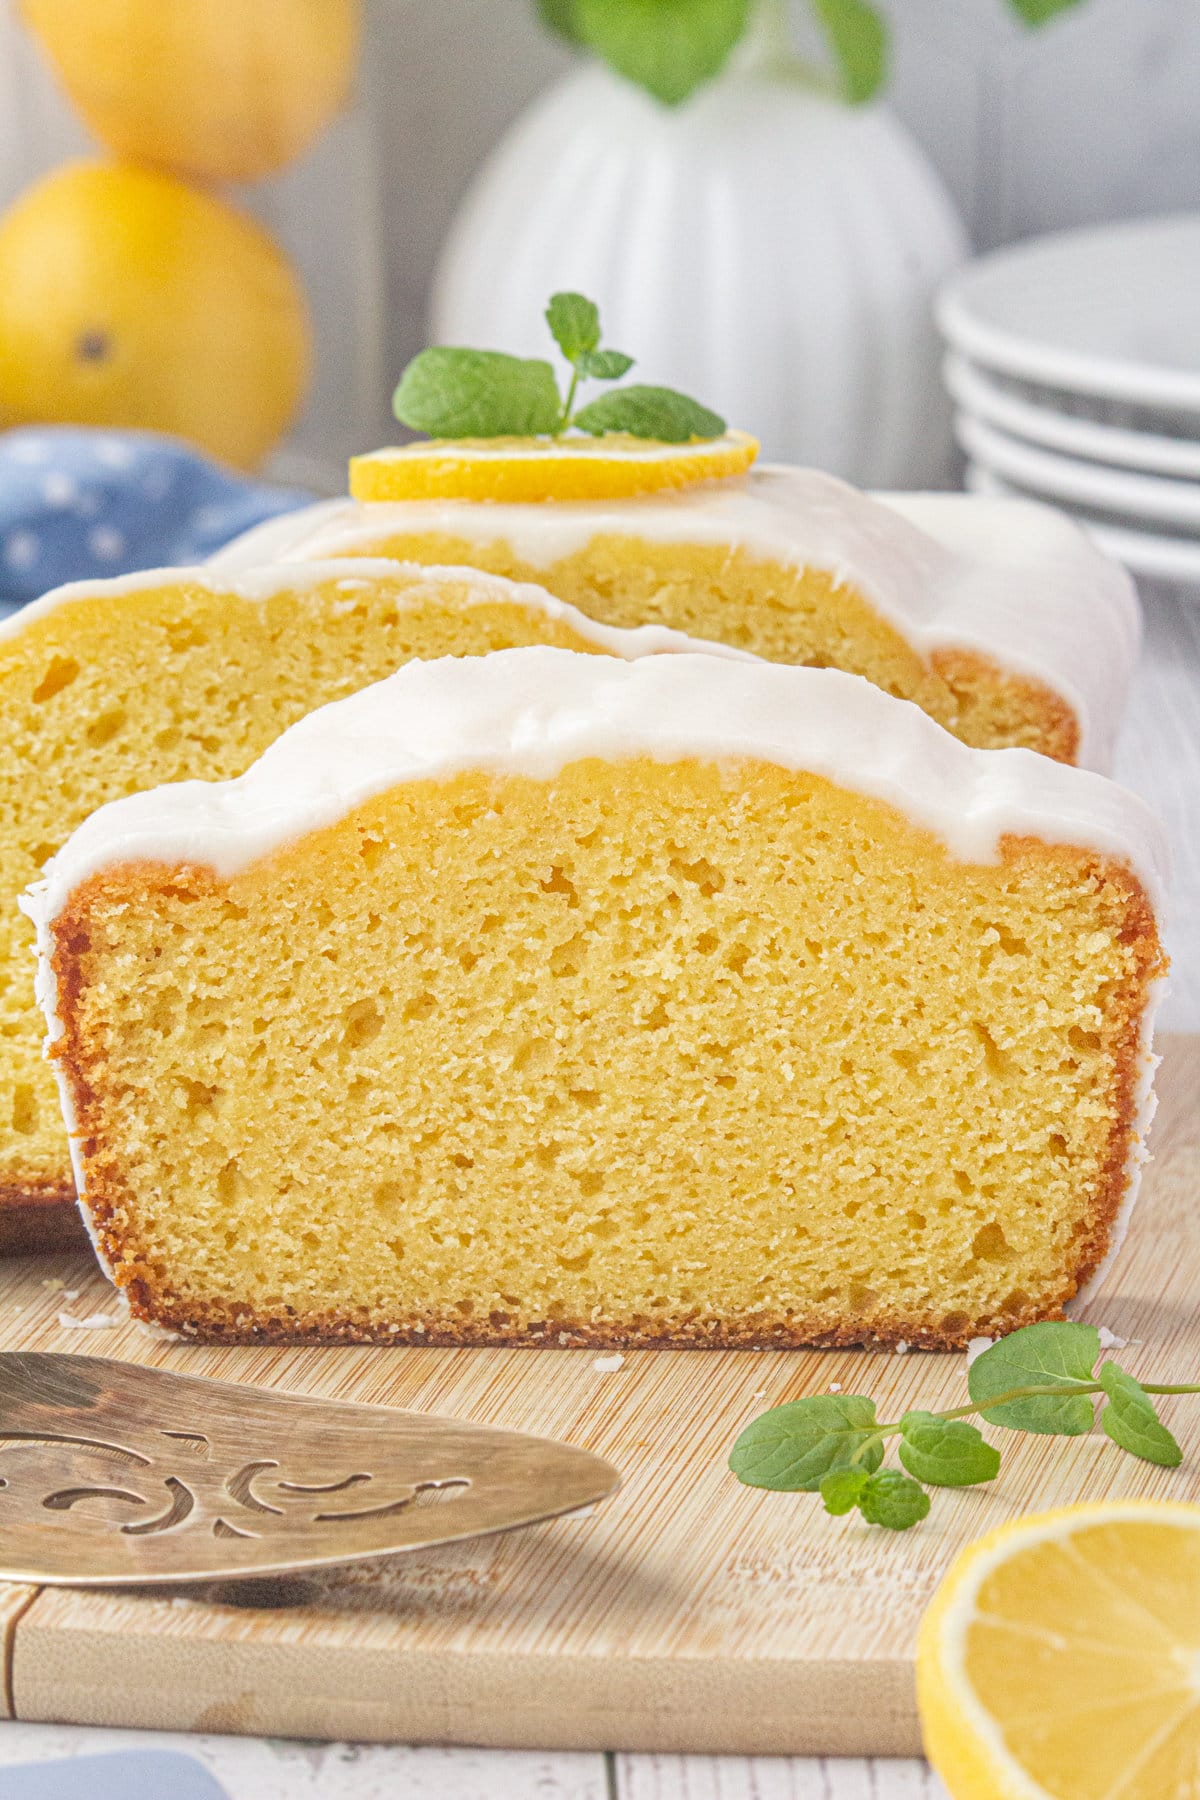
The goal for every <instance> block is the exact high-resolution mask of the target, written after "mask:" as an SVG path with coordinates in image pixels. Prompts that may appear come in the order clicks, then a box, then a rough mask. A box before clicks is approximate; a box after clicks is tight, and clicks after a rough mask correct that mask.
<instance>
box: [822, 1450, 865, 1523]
mask: <svg viewBox="0 0 1200 1800" xmlns="http://www.w3.org/2000/svg"><path fill="white" fill-rule="evenodd" d="M870 1479H871V1477H870V1476H869V1475H868V1474H867V1471H866V1470H865V1469H864V1468H863V1466H862V1464H861V1463H856V1464H855V1466H854V1467H853V1468H852V1469H830V1471H829V1473H828V1475H822V1477H821V1498H822V1500H823V1501H824V1502H825V1511H826V1512H827V1513H832V1514H833V1515H834V1517H835V1518H838V1517H840V1515H841V1514H842V1513H848V1512H853V1511H854V1509H855V1507H856V1506H857V1505H858V1497H859V1495H860V1494H861V1493H862V1491H863V1489H864V1488H865V1487H866V1485H867V1483H868V1481H870Z"/></svg>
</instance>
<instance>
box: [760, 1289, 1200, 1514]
mask: <svg viewBox="0 0 1200 1800" xmlns="http://www.w3.org/2000/svg"><path fill="white" fill-rule="evenodd" d="M1100 1348H1101V1346H1100V1333H1099V1332H1098V1331H1097V1329H1096V1327H1095V1326H1094V1325H1082V1324H1079V1323H1078V1322H1076V1321H1074V1320H1064V1321H1061V1322H1058V1323H1054V1322H1050V1323H1046V1324H1042V1325H1027V1326H1025V1327H1024V1329H1023V1330H1021V1331H1014V1332H1013V1333H1012V1334H1011V1335H1010V1336H1009V1337H1005V1338H1000V1339H999V1340H998V1342H996V1343H994V1344H993V1345H992V1346H991V1348H990V1349H988V1350H985V1351H984V1352H983V1354H982V1355H981V1356H977V1357H976V1358H975V1361H974V1362H973V1363H972V1364H971V1366H970V1369H969V1370H968V1372H967V1391H968V1393H969V1394H970V1396H971V1403H970V1405H968V1406H956V1407H951V1408H950V1409H949V1410H948V1411H945V1412H924V1411H921V1410H913V1411H910V1412H906V1413H905V1414H904V1416H903V1418H901V1419H898V1420H896V1421H894V1422H892V1423H884V1422H881V1421H880V1420H878V1419H877V1418H876V1414H875V1402H874V1401H873V1400H871V1399H868V1398H867V1397H866V1396H865V1395H863V1394H813V1395H811V1396H809V1397H808V1398H807V1399H803V1400H788V1401H785V1402H784V1403H783V1405H781V1406H773V1407H771V1408H770V1409H769V1410H768V1411H767V1412H765V1413H761V1414H760V1415H759V1417H758V1418H757V1419H755V1420H753V1421H752V1422H751V1424H749V1425H747V1427H746V1429H745V1430H744V1431H743V1432H742V1434H741V1436H740V1437H739V1438H738V1440H737V1442H736V1443H735V1444H734V1446H733V1449H732V1451H731V1452H730V1456H729V1466H730V1468H731V1469H732V1470H733V1473H734V1474H735V1475H736V1476H737V1478H738V1480H739V1481H743V1482H745V1483H746V1485H747V1486H748V1487H761V1488H772V1489H774V1490H775V1491H776V1492H784V1493H809V1494H811V1493H819V1494H820V1495H821V1498H822V1500H823V1501H824V1503H825V1510H826V1512H829V1513H834V1514H842V1513H849V1512H853V1511H854V1510H855V1509H857V1510H858V1511H859V1512H860V1513H861V1514H862V1516H863V1518H864V1519H866V1521H867V1523H868V1524H871V1525H882V1526H884V1527H885V1528H886V1529H887V1530H890V1531H907V1530H908V1529H909V1528H910V1526H913V1525H916V1524H918V1523H919V1522H920V1521H921V1520H922V1519H923V1518H924V1517H925V1515H926V1514H927V1513H928V1511H929V1505H930V1502H929V1495H928V1494H927V1493H926V1491H925V1490H926V1488H929V1487H973V1486H975V1485H976V1484H978V1483H979V1482H984V1481H994V1480H995V1478H996V1476H997V1475H998V1474H999V1473H1000V1451H999V1450H998V1449H997V1448H996V1446H995V1445H994V1444H990V1443H988V1441H987V1439H986V1438H985V1437H984V1435H983V1433H982V1432H981V1431H980V1429H979V1427H978V1426H977V1425H971V1424H969V1423H968V1422H967V1421H968V1418H969V1416H970V1415H972V1414H974V1415H975V1416H976V1417H978V1418H980V1419H982V1420H983V1421H984V1423H985V1424H988V1425H1000V1426H1005V1427H1007V1428H1008V1429H1009V1430H1012V1431H1028V1432H1035V1433H1038V1434H1039V1435H1043V1436H1052V1437H1081V1436H1082V1435H1083V1434H1084V1433H1085V1432H1089V1431H1091V1430H1093V1429H1094V1427H1095V1423H1096V1398H1097V1397H1099V1398H1100V1400H1101V1403H1102V1406H1101V1412H1100V1424H1101V1427H1102V1429H1103V1430H1104V1432H1105V1433H1106V1434H1107V1436H1108V1437H1110V1438H1111V1439H1112V1441H1113V1443H1114V1444H1117V1445H1118V1446H1119V1447H1120V1448H1121V1449H1122V1450H1126V1451H1128V1453H1129V1454H1130V1455H1131V1456H1136V1457H1139V1458H1140V1459H1141V1460H1142V1461H1143V1462H1151V1463H1157V1464H1158V1465H1159V1466H1160V1467H1161V1468H1165V1469H1176V1468H1178V1467H1179V1464H1180V1463H1181V1462H1182V1461H1183V1452H1182V1451H1181V1450H1180V1448H1179V1445H1178V1444H1177V1443H1176V1441H1175V1439H1174V1437H1172V1435H1171V1433H1170V1432H1169V1431H1168V1430H1167V1427H1166V1426H1165V1425H1164V1424H1163V1422H1162V1420H1161V1419H1160V1418H1159V1416H1158V1414H1157V1412H1156V1410H1155V1407H1154V1401H1153V1399H1152V1398H1151V1396H1152V1395H1155V1394H1200V1383H1184V1384H1166V1383H1160V1382H1149V1381H1146V1382H1140V1381H1136V1380H1135V1379H1134V1377H1133V1376H1132V1375H1130V1374H1128V1373H1127V1371H1126V1370H1124V1369H1122V1368H1121V1367H1120V1366H1119V1365H1118V1364H1117V1363H1115V1362H1111V1361H1110V1362H1105V1363H1102V1364H1101V1366H1100V1368H1099V1370H1097V1369H1096V1362H1097V1359H1098V1358H1099V1355H1100ZM892 1439H898V1440H899V1442H898V1446H897V1452H898V1455H899V1459H900V1462H901V1464H902V1465H903V1469H902V1470H901V1469H893V1468H885V1467H884V1466H883V1463H884V1457H885V1454H886V1447H887V1444H888V1442H889V1441H890V1440H892Z"/></svg>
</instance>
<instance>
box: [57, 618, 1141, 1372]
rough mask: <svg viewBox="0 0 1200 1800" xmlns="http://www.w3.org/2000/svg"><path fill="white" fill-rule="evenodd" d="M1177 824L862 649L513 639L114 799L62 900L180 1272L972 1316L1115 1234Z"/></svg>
mask: <svg viewBox="0 0 1200 1800" xmlns="http://www.w3.org/2000/svg"><path fill="white" fill-rule="evenodd" d="M366 743H369V744H371V745H372V754H371V755H370V757H365V756H364V754H363V746H364V744H366ZM1161 861H1162V850H1161V845H1160V841H1159V836H1158V831H1157V827H1156V826H1155V825H1154V823H1153V821H1152V820H1151V818H1150V817H1149V815H1148V814H1147V813H1146V812H1145V811H1144V809H1143V808H1142V806H1141V804H1140V802H1139V801H1137V800H1136V799H1135V798H1134V797H1133V796H1132V795H1130V794H1127V793H1125V792H1124V791H1123V790H1122V789H1120V788H1118V787H1116V786H1114V785H1113V784H1112V783H1111V782H1108V781H1106V780H1105V779H1103V778H1102V777H1100V776H1096V775H1093V774H1091V773H1088V772H1085V771H1081V770H1078V769H1071V768H1067V767H1064V766H1062V765H1060V764H1057V763H1054V762H1051V761H1050V760H1048V759H1047V758H1045V757H1040V756H1036V755H1034V754H1032V753H1030V752H1028V751H1024V750H1005V751H977V750H970V749H968V748H966V747H965V746H963V745H961V744H959V743H958V742H957V741H956V740H955V739H954V738H952V737H951V736H950V735H949V734H948V733H947V732H944V731H942V730H941V729H940V727H938V726H936V725H934V724H933V722H932V721H931V720H930V719H928V718H927V717H926V716H925V715H924V714H923V713H922V712H920V711H919V710H918V709H917V708H916V707H915V706H912V705H909V704H907V703H905V702H902V701H899V700H895V699H893V698H891V697H890V696H889V695H886V694H884V693H883V692H882V691H881V690H879V689H878V688H875V687H873V686H872V685H871V684H869V683H867V682H865V681H863V680H861V679H859V678H856V677H854V676H849V675H844V674H841V673H839V672H834V671H818V670H812V669H787V668H779V667H776V666H772V665H770V664H765V663H760V662H750V661H745V662H742V661H732V660H722V659H719V658H716V657H711V656H678V657H667V656H664V657H655V658H647V659H645V660H643V661H641V662H637V663H622V662H618V661H615V660H613V659H609V658H601V657H586V656H579V655H572V654H570V653H569V652H564V651H560V650H553V649H523V650H511V651H502V652H500V653H499V654H498V655H495V656H490V657H483V658H478V659H475V660H469V659H467V660H457V659H456V660H449V659H448V660H445V661H441V662H433V663H413V664H410V665H409V666H408V667H407V668H405V669H403V670H401V671H400V673H399V674H397V675H394V676H392V677H391V678H390V679H389V680H387V681H385V682H382V683H380V684H379V685H378V686H375V687H372V688H369V689H366V690H365V691H363V692H361V693H359V694H357V695H355V696H354V697H352V698H351V699H348V700H344V701H341V702H340V703H338V704H337V705H334V706H329V707H326V708H324V709H323V710H321V711H319V712H316V713H313V714H310V715H309V716H308V717H307V718H306V719H304V720H302V721H301V722H300V723H299V724H298V725H295V726H293V727H292V729H291V730H290V731H289V732H287V733H286V734H285V735H284V736H283V737H282V738H281V739H280V740H279V741H278V742H277V743H276V744H274V745H273V746H272V747H271V749H269V750H268V751H267V752H266V754H265V755H264V756H263V757H262V758H261V759H260V761H259V762H257V763H256V764H255V765H254V766H253V767H252V768H251V769H250V770H249V771H248V773H247V774H245V775H243V776H242V777H241V778H240V779H239V780H236V781H232V782H227V783H220V784H205V783H200V782H188V783H184V784H181V785H178V786H175V787H164V788H158V789H156V790H153V791H151V792H148V793H142V794H138V795H135V796H133V797H131V798H129V799H126V800H120V801H117V802H115V803H114V804H113V805H111V806H108V807H105V808H103V809H102V810H101V811H100V812H98V813H96V814H94V815H93V816H92V817H91V818H90V819H88V820H87V821H86V822H85V823H84V824H83V825H82V826H81V827H80V829H79V830H78V831H77V832H76V833H75V834H74V835H73V836H72V837H71V839H70V840H69V841H68V843H67V844H66V846H65V848H64V849H63V850H62V851H61V853H60V854H59V855H58V856H57V857H56V858H55V860H54V862H53V863H52V864H51V866H50V868H49V871H48V874H47V877H46V879H45V880H44V881H43V883H42V884H41V885H40V886H39V887H38V888H37V889H36V890H35V891H34V892H33V894H32V895H31V896H30V898H29V900H28V901H27V902H26V904H27V905H28V906H29V908H30V910H31V914H32V916H33V918H34V919H35V921H36V924H37V928H38V936H39V952H40V957H39V971H40V973H39V996H40V998H41V1001H42V1004H43V1006H44V1008H45V1011H46V1015H47V1020H48V1023H49V1029H50V1036H51V1055H52V1057H53V1058H54V1061H55V1067H56V1069H57V1071H58V1073H59V1077H60V1082H61V1086H62V1091H63V1096H64V1103H65V1108H66V1116H67V1120H68V1123H69V1126H70V1131H71V1142H72V1146H73V1153H74V1156H75V1159H76V1168H77V1173H78V1178H79V1181H80V1192H81V1195H82V1198H83V1207H84V1212H85V1216H86V1217H87V1218H88V1219H89V1221H90V1224H91V1228H92V1230H93V1232H94V1234H95V1238H96V1241H97V1244H98V1247H99V1249H100V1252H101V1254H102V1257H103V1258H104V1259H105V1261H106V1262H107V1265H108V1267H109V1268H110V1270H111V1272H112V1274H113V1276H114V1278H115V1280H116V1281H117V1283H118V1284H119V1285H120V1286H121V1287H122V1288H123V1289H124V1290H125V1292H126V1294H127V1295H128V1297H129V1300H130V1303H131V1305H132V1308H133V1310H134V1312H135V1314H137V1315H138V1316H140V1317H142V1318H144V1319H148V1320H152V1321H156V1322H157V1323H158V1324H160V1325H162V1326H165V1327H168V1328H174V1329H176V1330H178V1331H182V1332H185V1333H194V1334H199V1335H201V1336H204V1337H208V1338H213V1339H219V1340H230V1341H239V1342H240V1341H247V1340H252V1339H258V1338H263V1339H270V1338H279V1339H287V1338H298V1337H304V1336H309V1335H311V1336H314V1337H319V1338H326V1339H341V1340H358V1339H364V1340H366V1339H377V1340H404V1341H410V1340H411V1341H418V1342H421V1343H534V1342H551V1343H563V1344H597V1345H614V1344H655V1343H672V1344H727V1345H739V1344H741V1345H765V1344H810V1343H811V1344H841V1343H857V1342H860V1341H882V1342H884V1343H895V1342H898V1341H900V1340H904V1341H906V1342H907V1343H909V1344H926V1345H941V1346H949V1345H957V1344H962V1343H963V1342H965V1340H966V1339H968V1338H969V1337H971V1336H973V1335H975V1334H978V1333H996V1332H1001V1331H1007V1330H1009V1329H1011V1328H1013V1327H1016V1326H1019V1325H1022V1324H1025V1323H1027V1322H1029V1321H1030V1320H1034V1319H1038V1318H1043V1317H1047V1316H1053V1315H1056V1314H1057V1313H1058V1312H1059V1310H1060V1308H1061V1307H1062V1306H1063V1304H1064V1302H1066V1301H1067V1300H1069V1299H1070V1298H1071V1297H1072V1296H1073V1295H1075V1294H1076V1292H1077V1290H1078V1289H1079V1287H1080V1284H1081V1283H1082V1282H1084V1281H1085V1280H1086V1279H1087V1278H1088V1277H1089V1276H1092V1275H1093V1274H1094V1272H1095V1271H1096V1269H1097V1268H1098V1266H1099V1265H1100V1264H1101V1263H1102V1261H1103V1259H1104V1258H1105V1257H1106V1255H1108V1254H1109V1253H1110V1252H1111V1250H1112V1248H1113V1246H1114V1244H1115V1242H1116V1240H1117V1237H1118V1235H1119V1231H1120V1229H1121V1224H1120V1221H1121V1220H1122V1219H1123V1217H1124V1216H1125V1215H1126V1213H1127V1209H1128V1206H1129V1203H1130V1201H1131V1199H1132V1195H1133V1191H1134V1186H1135V1183H1136V1180H1137V1172H1138V1165H1139V1160H1140V1158H1141V1155H1142V1136H1143V1131H1144V1127H1145V1122H1146V1119H1147V1113H1148V1106H1149V1086H1150V1069H1151V1057H1150V1052H1149V1047H1148V1046H1149V1039H1148V1029H1149V1017H1150V1010H1151V1002H1152V999H1153V996H1154V990H1155V988H1156V985H1157V981H1158V977H1159V975H1160V972H1161V969H1162V962H1163V958H1162V954H1161V951H1160V948H1159V943H1158V937H1157V933H1156V926H1155V917H1156V906H1157V904H1158V901H1157V896H1158V892H1159V886H1160V882H1161Z"/></svg>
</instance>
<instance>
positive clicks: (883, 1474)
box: [858, 1469, 929, 1531]
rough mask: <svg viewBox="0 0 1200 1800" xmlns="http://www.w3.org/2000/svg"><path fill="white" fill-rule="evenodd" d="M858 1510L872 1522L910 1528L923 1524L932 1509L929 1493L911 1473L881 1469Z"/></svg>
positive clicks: (891, 1527)
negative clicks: (904, 1473) (930, 1508)
mask: <svg viewBox="0 0 1200 1800" xmlns="http://www.w3.org/2000/svg"><path fill="white" fill-rule="evenodd" d="M858 1510H859V1512H860V1513H861V1514H862V1516H863V1518H864V1519H865V1520H866V1521H867V1524H868V1525H882V1526H884V1527H885V1529H886V1530H888V1531H907V1530H908V1529H909V1527H910V1526H912V1525H919V1524H920V1522H921V1520H922V1519H923V1518H924V1517H925V1515H926V1513H927V1512H928V1511H929V1495H928V1494H927V1493H926V1492H925V1489H924V1488H923V1487H922V1486H921V1484H920V1482H919V1481H914V1480H913V1479H912V1476H911V1475H902V1474H901V1473H900V1471H899V1469H880V1470H879V1472H878V1474H876V1475H872V1476H871V1478H870V1480H869V1481H867V1482H866V1484H865V1485H864V1487H863V1491H862V1493H861V1494H860V1495H859V1497H858Z"/></svg>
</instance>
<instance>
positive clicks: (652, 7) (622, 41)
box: [574, 0, 752, 106]
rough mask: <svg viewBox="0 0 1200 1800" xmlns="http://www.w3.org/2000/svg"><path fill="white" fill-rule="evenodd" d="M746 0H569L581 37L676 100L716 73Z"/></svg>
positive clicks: (668, 101) (739, 32)
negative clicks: (572, 4) (573, 2)
mask: <svg viewBox="0 0 1200 1800" xmlns="http://www.w3.org/2000/svg"><path fill="white" fill-rule="evenodd" d="M751 3H752V0H575V9H574V12H575V24H576V28H577V29H578V31H579V33H580V35H581V36H582V38H583V40H584V42H585V43H586V44H587V45H588V46H589V47H590V48H591V49H592V50H594V51H595V52H596V54H597V56H601V57H603V58H604V61H605V62H606V63H607V64H608V66H609V68H610V69H613V70H615V72H616V73H617V74H618V75H623V76H625V78H626V80H628V81H633V82H636V83H637V85H638V86H639V87H642V88H645V90H646V92H647V93H649V94H652V95H653V96H654V98H655V99H656V100H661V101H662V102H663V103H664V105H667V106H678V105H679V104H680V102H681V101H683V100H686V99H687V98H688V96H689V95H690V94H693V93H694V92H695V91H696V89H697V88H698V87H700V86H702V85H703V83H704V82H706V81H710V80H711V79H712V77H713V76H714V75H717V74H719V73H720V71H721V70H722V69H723V68H724V66H725V64H726V62H727V61H728V59H729V55H730V52H731V51H732V50H733V49H734V47H735V45H737V44H738V43H739V42H740V41H741V38H742V37H743V35H744V33H745V30H746V26H747V24H748V23H749V20H750V11H751Z"/></svg>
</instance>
